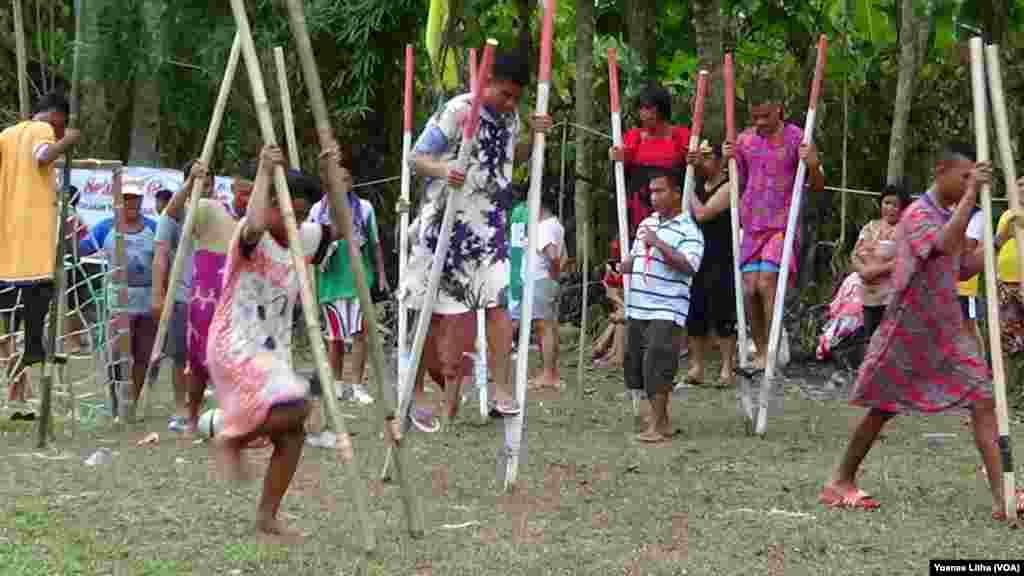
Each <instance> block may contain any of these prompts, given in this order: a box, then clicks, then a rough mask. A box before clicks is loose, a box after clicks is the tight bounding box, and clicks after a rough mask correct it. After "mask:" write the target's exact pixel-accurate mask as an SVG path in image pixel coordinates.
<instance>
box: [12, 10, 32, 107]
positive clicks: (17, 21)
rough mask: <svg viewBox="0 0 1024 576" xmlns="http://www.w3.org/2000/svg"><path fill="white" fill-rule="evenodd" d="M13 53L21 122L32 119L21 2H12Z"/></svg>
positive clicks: (23, 16)
mask: <svg viewBox="0 0 1024 576" xmlns="http://www.w3.org/2000/svg"><path fill="white" fill-rule="evenodd" d="M14 53H15V57H16V58H17V61H18V105H19V112H20V113H21V118H22V120H28V119H29V118H31V117H32V111H31V108H30V105H29V98H28V55H27V54H26V52H25V15H24V12H23V11H22V6H21V0H14Z"/></svg>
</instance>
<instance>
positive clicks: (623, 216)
mask: <svg viewBox="0 0 1024 576" xmlns="http://www.w3.org/2000/svg"><path fill="white" fill-rule="evenodd" d="M608 92H609V100H610V102H611V106H610V107H611V115H612V143H613V144H614V145H615V147H616V148H618V149H622V111H621V109H620V107H619V64H618V60H617V59H616V54H615V48H609V49H608ZM613 169H614V171H615V205H616V212H617V213H618V216H619V218H618V220H619V261H620V262H625V261H626V258H628V257H629V251H630V246H629V220H628V218H629V217H628V214H627V212H626V167H625V164H624V163H623V162H622V161H621V160H616V161H615V164H614V168H613ZM620 272H621V273H622V295H623V296H624V299H623V303H624V304H625V305H626V308H628V307H629V285H630V278H629V274H628V273H626V271H625V270H624V269H621V266H620ZM627 338H628V335H627ZM626 392H627V394H628V395H629V397H630V401H631V402H632V404H633V418H634V419H635V418H639V416H640V393H639V391H638V390H626Z"/></svg>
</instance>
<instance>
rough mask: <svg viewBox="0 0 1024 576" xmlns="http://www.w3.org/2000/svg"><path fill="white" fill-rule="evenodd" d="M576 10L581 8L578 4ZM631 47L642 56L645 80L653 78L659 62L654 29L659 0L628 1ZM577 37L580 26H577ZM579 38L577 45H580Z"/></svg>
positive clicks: (627, 11) (627, 10) (627, 12)
mask: <svg viewBox="0 0 1024 576" xmlns="http://www.w3.org/2000/svg"><path fill="white" fill-rule="evenodd" d="M576 10H577V11H578V10H579V7H578V4H577V8H576ZM626 14H627V21H628V22H629V24H628V30H627V34H628V40H629V47H630V48H632V49H633V51H634V52H636V53H637V55H639V56H640V58H641V62H643V65H644V76H645V80H653V79H654V78H655V77H656V74H655V71H656V69H657V63H658V51H657V47H656V45H655V42H654V39H655V35H654V30H655V26H656V25H657V21H656V20H657V14H658V4H657V0H628V1H627V3H626ZM577 38H579V28H578V27H577ZM578 42H579V41H578V40H577V46H578V45H579V43H578Z"/></svg>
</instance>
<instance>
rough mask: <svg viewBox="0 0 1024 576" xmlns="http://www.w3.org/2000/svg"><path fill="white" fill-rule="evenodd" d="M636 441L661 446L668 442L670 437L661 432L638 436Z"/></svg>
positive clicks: (645, 433)
mask: <svg viewBox="0 0 1024 576" xmlns="http://www.w3.org/2000/svg"><path fill="white" fill-rule="evenodd" d="M636 439H637V441H638V442H643V443H644V444H661V443H662V442H667V441H668V437H667V436H665V435H664V434H662V433H660V432H654V433H647V432H644V433H643V434H637V436H636Z"/></svg>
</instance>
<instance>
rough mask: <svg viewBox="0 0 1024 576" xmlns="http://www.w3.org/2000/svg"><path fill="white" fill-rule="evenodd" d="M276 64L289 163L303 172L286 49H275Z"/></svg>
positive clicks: (279, 47)
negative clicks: (289, 85)
mask: <svg viewBox="0 0 1024 576" xmlns="http://www.w3.org/2000/svg"><path fill="white" fill-rule="evenodd" d="M274 64H275V65H276V68H277V87H278V90H280V91H281V114H282V116H283V117H284V138H285V142H287V144H288V163H289V164H291V166H292V168H293V169H295V170H302V162H300V161H299V145H298V142H297V140H296V139H295V115H294V113H293V111H292V93H291V90H290V89H289V88H288V70H287V68H285V62H284V48H282V47H281V46H275V47H274Z"/></svg>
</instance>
